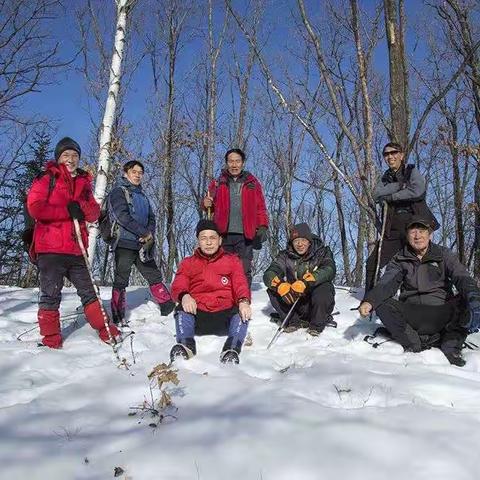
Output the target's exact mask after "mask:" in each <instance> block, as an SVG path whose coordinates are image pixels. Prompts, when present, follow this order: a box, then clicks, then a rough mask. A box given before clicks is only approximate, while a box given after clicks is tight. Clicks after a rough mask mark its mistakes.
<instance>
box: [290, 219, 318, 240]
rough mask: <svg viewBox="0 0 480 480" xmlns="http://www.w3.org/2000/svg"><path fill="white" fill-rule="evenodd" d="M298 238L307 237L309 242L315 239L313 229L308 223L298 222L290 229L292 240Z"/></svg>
mask: <svg viewBox="0 0 480 480" xmlns="http://www.w3.org/2000/svg"><path fill="white" fill-rule="evenodd" d="M296 238H306V239H307V240H308V241H309V242H311V241H312V240H313V236H312V231H311V230H310V227H309V226H308V225H307V224H306V223H298V224H297V225H294V226H293V227H292V228H291V230H290V241H293V240H295V239H296Z"/></svg>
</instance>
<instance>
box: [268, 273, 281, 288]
mask: <svg viewBox="0 0 480 480" xmlns="http://www.w3.org/2000/svg"><path fill="white" fill-rule="evenodd" d="M281 283H282V281H281V280H280V279H279V278H278V277H277V276H275V277H273V278H272V281H271V283H270V288H272V289H273V290H277V289H278V286H279V285H280V284H281ZM277 291H278V290H277Z"/></svg>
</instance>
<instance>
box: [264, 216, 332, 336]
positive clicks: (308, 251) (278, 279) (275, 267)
mask: <svg viewBox="0 0 480 480" xmlns="http://www.w3.org/2000/svg"><path fill="white" fill-rule="evenodd" d="M335 271H336V268H335V261H334V259H333V255H332V251H331V250H330V248H329V247H327V246H325V245H324V244H323V242H322V241H321V240H320V238H318V237H317V236H316V235H312V232H311V231H310V227H309V226H308V225H307V224H306V223H299V224H298V225H295V226H294V227H293V229H292V230H291V232H290V239H289V242H288V246H287V249H286V250H283V251H281V252H280V253H279V254H278V255H277V257H276V258H275V259H274V260H273V262H272V263H271V264H270V266H269V267H268V269H267V270H266V271H265V273H264V275H263V281H264V283H265V285H266V286H267V287H268V290H267V292H268V296H269V297H270V302H271V303H272V306H273V308H274V309H275V310H276V311H277V312H278V314H279V315H280V320H281V321H283V319H285V317H286V315H287V313H288V312H289V310H290V309H291V308H292V305H293V304H294V303H295V300H297V299H299V300H298V303H297V304H296V306H295V309H294V311H293V312H292V314H291V316H290V318H289V320H288V325H287V326H286V328H285V329H284V331H285V332H287V333H290V332H294V331H295V330H298V328H300V327H301V326H302V322H305V323H307V324H308V333H309V334H310V335H313V336H317V335H319V334H320V333H321V332H322V331H323V329H324V328H325V326H327V325H331V326H336V323H335V322H334V321H333V319H332V317H331V315H330V314H331V313H332V310H333V307H334V306H335V288H334V287H333V283H332V282H333V279H334V278H335Z"/></svg>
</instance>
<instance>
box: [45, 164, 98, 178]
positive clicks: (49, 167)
mask: <svg viewBox="0 0 480 480" xmlns="http://www.w3.org/2000/svg"><path fill="white" fill-rule="evenodd" d="M45 171H46V172H47V171H48V172H51V173H53V174H54V175H55V176H56V177H60V176H64V177H65V176H68V177H70V178H73V177H72V176H71V175H70V172H69V171H68V170H67V168H66V167H65V166H63V164H61V163H57V162H56V161H55V160H50V161H49V162H47V164H46V165H45ZM77 177H87V178H88V179H89V180H92V175H91V174H90V173H89V172H87V171H86V170H83V168H77Z"/></svg>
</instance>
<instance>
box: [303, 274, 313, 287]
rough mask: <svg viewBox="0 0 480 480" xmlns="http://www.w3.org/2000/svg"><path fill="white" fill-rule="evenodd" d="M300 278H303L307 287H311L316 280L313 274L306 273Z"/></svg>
mask: <svg viewBox="0 0 480 480" xmlns="http://www.w3.org/2000/svg"><path fill="white" fill-rule="evenodd" d="M302 278H303V281H304V282H305V283H306V284H307V286H308V285H313V284H314V283H315V280H316V278H315V276H314V275H313V273H311V272H308V271H307V272H305V273H304V274H303V277H302Z"/></svg>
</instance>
